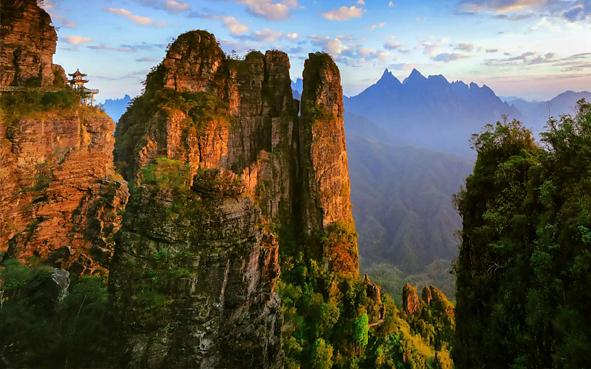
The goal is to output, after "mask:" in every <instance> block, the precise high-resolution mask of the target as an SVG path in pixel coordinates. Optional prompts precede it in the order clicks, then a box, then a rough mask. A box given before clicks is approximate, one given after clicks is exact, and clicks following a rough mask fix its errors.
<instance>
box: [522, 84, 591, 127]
mask: <svg viewBox="0 0 591 369" xmlns="http://www.w3.org/2000/svg"><path fill="white" fill-rule="evenodd" d="M581 99H586V100H587V101H591V92H588V91H581V92H574V91H566V92H563V93H561V94H560V95H558V96H556V97H555V98H553V99H552V100H549V101H533V102H530V101H526V100H524V99H519V98H518V99H515V100H513V101H511V104H512V105H514V106H515V107H516V108H517V109H519V111H521V113H522V114H523V116H524V118H523V123H524V124H525V126H526V127H529V128H531V129H532V130H533V132H534V133H535V134H538V133H540V132H542V131H543V130H544V126H545V125H546V122H547V120H548V117H550V116H552V117H554V118H556V119H558V118H560V116H561V115H563V114H573V113H574V111H575V108H576V104H577V101H579V100H581Z"/></svg>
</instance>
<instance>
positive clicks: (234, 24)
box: [222, 17, 248, 35]
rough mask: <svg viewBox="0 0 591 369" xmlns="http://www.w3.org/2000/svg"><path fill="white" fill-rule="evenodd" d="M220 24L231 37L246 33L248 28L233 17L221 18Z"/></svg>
mask: <svg viewBox="0 0 591 369" xmlns="http://www.w3.org/2000/svg"><path fill="white" fill-rule="evenodd" d="M222 22H223V23H224V26H226V28H228V29H229V30H230V32H232V34H233V35H240V34H242V33H244V32H248V27H247V26H246V25H245V24H243V23H241V22H240V21H239V20H238V19H236V18H234V17H223V18H222Z"/></svg>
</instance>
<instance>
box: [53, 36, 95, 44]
mask: <svg viewBox="0 0 591 369" xmlns="http://www.w3.org/2000/svg"><path fill="white" fill-rule="evenodd" d="M60 39H62V40H64V42H65V43H67V44H70V45H82V44H84V43H87V42H92V39H91V38H90V37H83V36H69V35H68V36H60Z"/></svg>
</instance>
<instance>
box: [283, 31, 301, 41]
mask: <svg viewBox="0 0 591 369" xmlns="http://www.w3.org/2000/svg"><path fill="white" fill-rule="evenodd" d="M285 37H286V38H289V39H290V40H297V39H298V38H300V35H298V34H297V33H295V32H291V33H288V34H286V35H285Z"/></svg>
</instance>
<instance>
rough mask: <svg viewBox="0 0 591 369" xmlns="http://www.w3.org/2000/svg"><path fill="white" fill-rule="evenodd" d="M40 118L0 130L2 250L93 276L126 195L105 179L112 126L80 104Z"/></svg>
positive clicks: (105, 260)
mask: <svg viewBox="0 0 591 369" xmlns="http://www.w3.org/2000/svg"><path fill="white" fill-rule="evenodd" d="M17 93H20V92H17ZM44 114H45V116H44V117H43V118H24V119H19V120H16V121H14V122H3V123H2V127H1V129H0V140H1V141H2V148H1V150H0V160H1V161H2V167H1V168H0V200H1V201H0V209H1V215H0V220H1V226H2V228H1V229H2V234H1V235H0V250H1V251H7V256H8V257H11V258H17V259H21V260H23V259H26V258H27V257H30V256H39V257H41V258H43V259H51V261H52V262H54V263H55V264H56V266H61V267H68V268H69V267H73V268H74V270H72V271H73V272H74V273H76V274H79V273H82V272H86V273H92V272H94V271H95V270H96V269H100V268H102V267H104V266H106V265H107V264H108V258H109V256H110V253H111V251H112V249H113V241H112V237H111V236H112V235H113V234H114V233H115V232H116V231H117V230H118V229H119V224H120V221H121V216H120V214H118V212H119V211H121V210H122V209H123V208H124V206H125V203H126V202H127V197H128V192H127V186H126V184H125V182H119V181H115V180H113V179H111V178H110V177H109V176H110V175H112V174H113V173H114V172H113V154H112V148H113V144H114V138H113V135H112V132H113V129H114V128H115V124H114V123H113V121H112V120H111V119H110V118H109V117H107V116H106V115H104V114H102V113H99V112H95V111H94V110H93V108H90V107H84V106H80V107H78V108H76V109H75V110H74V112H70V113H67V112H58V111H48V112H45V113H44ZM58 249H59V250H58ZM56 250H58V251H56Z"/></svg>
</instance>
